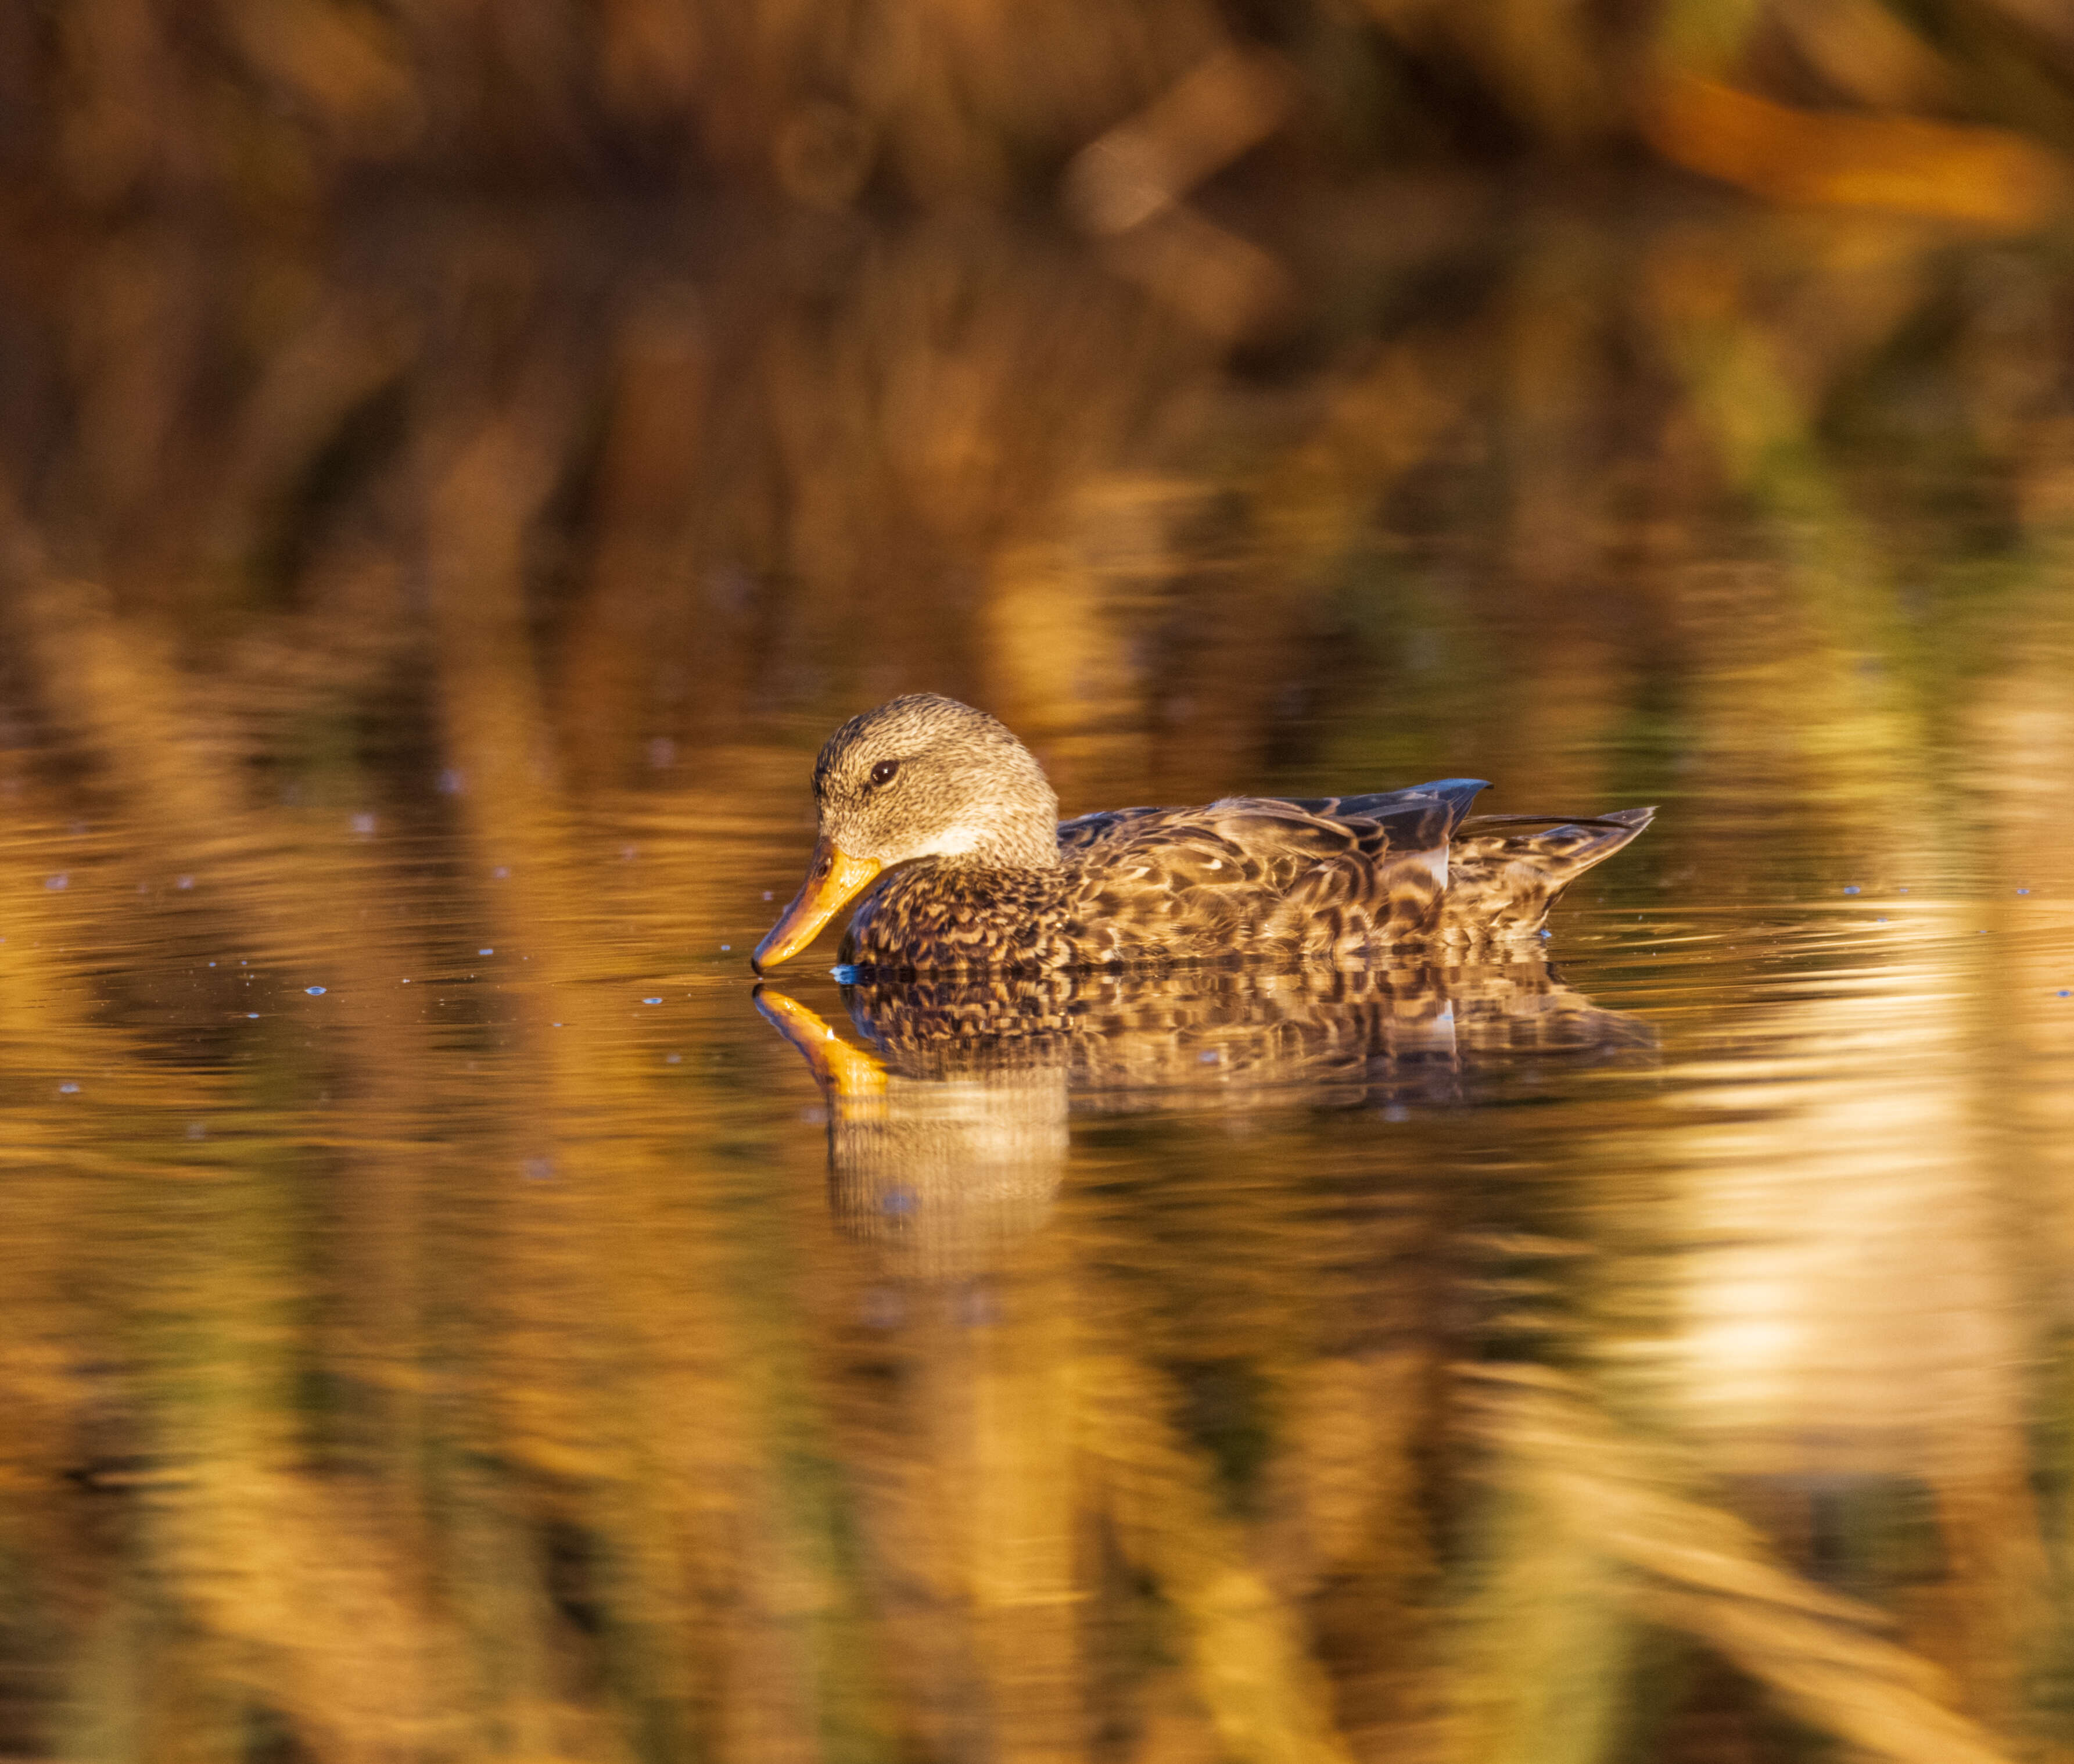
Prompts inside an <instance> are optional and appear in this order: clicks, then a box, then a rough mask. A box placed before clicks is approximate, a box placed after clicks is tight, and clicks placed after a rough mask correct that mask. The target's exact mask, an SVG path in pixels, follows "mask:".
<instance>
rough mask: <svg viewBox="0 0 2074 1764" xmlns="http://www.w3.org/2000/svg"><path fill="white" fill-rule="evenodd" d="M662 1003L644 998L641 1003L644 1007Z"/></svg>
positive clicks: (657, 999)
mask: <svg viewBox="0 0 2074 1764" xmlns="http://www.w3.org/2000/svg"><path fill="white" fill-rule="evenodd" d="M641 1002H642V1004H644V1005H659V1004H660V1003H662V1002H663V1001H662V1000H661V999H659V998H644V999H642V1001H641Z"/></svg>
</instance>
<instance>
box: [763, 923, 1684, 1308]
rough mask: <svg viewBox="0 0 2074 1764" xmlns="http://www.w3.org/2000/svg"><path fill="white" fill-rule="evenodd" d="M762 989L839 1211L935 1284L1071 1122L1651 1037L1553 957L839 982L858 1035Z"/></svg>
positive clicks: (1617, 1053)
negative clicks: (819, 1140)
mask: <svg viewBox="0 0 2074 1764" xmlns="http://www.w3.org/2000/svg"><path fill="white" fill-rule="evenodd" d="M756 996H757V1006H758V1009H759V1010H762V1013H763V1014H764V1015H765V1017H766V1018H768V1019H769V1020H770V1021H771V1023H772V1024H773V1025H774V1026H775V1027H776V1028H777V1029H778V1030H779V1032H780V1033H781V1034H782V1035H784V1036H785V1037H786V1039H787V1040H789V1041H790V1042H791V1043H792V1044H793V1046H794V1047H797V1048H798V1049H799V1051H800V1052H801V1054H802V1055H804V1056H805V1058H806V1060H807V1063H808V1065H809V1066H810V1067H811V1068H812V1070H813V1072H814V1076H815V1077H816V1080H818V1082H819V1083H820V1087H821V1089H822V1092H823V1094H824V1097H825V1098H826V1101H827V1108H828V1164H829V1200H830V1204H831V1206H832V1208H833V1210H834V1212H835V1215H836V1217H837V1220H838V1221H840V1222H841V1224H842V1225H843V1226H844V1227H845V1229H847V1230H849V1232H851V1233H853V1234H854V1235H856V1236H857V1237H861V1238H864V1239H866V1240H868V1241H873V1242H874V1243H876V1244H878V1245H879V1246H882V1247H883V1248H884V1249H885V1250H886V1251H888V1252H889V1253H890V1254H891V1255H892V1256H893V1257H894V1258H895V1259H896V1260H897V1261H898V1262H900V1263H901V1264H902V1270H903V1271H904V1272H907V1273H909V1274H919V1275H923V1276H927V1275H931V1274H934V1275H939V1276H948V1275H956V1274H965V1273H969V1272H971V1271H973V1270H975V1269H977V1268H978V1267H980V1266H985V1264H986V1262H988V1261H989V1259H990V1258H989V1250H990V1248H992V1247H995V1246H1000V1245H1001V1244H1002V1243H1003V1242H1004V1241H1007V1240H1010V1239H1013V1238H1015V1237H1020V1236H1022V1235H1023V1234H1024V1233H1027V1231H1029V1230H1030V1229H1032V1228H1033V1227H1035V1225H1039V1224H1040V1223H1041V1222H1042V1221H1043V1218H1044V1216H1045V1214H1046V1212H1047V1209H1048V1208H1049V1205H1050V1203H1051V1196H1052V1195H1053V1193H1054V1192H1056V1188H1057V1186H1058V1183H1059V1178H1060V1172H1061V1171H1062V1170H1063V1168H1064V1164H1065V1158H1066V1150H1067V1141H1068V1127H1067V1124H1068V1117H1070V1116H1071V1115H1072V1114H1076V1113H1078V1114H1117V1113H1134V1112H1143V1111H1148V1110H1158V1109H1173V1110H1177V1111H1185V1112H1188V1113H1200V1112H1203V1111H1206V1110H1230V1109H1244V1110H1254V1109H1266V1108H1273V1107H1287V1106H1307V1107H1326V1108H1342V1109H1344V1108H1361V1107H1368V1108H1375V1109H1381V1110H1382V1111H1384V1112H1385V1113H1393V1114H1394V1113H1398V1112H1399V1111H1403V1110H1406V1109H1413V1108H1432V1107H1436V1106H1442V1105H1449V1104H1455V1103H1460V1102H1464V1101H1473V1100H1475V1098H1476V1097H1477V1096H1478V1095H1479V1094H1481V1093H1484V1092H1485V1091H1487V1090H1489V1089H1494V1088H1497V1087H1501V1086H1502V1085H1505V1084H1515V1083H1519V1082H1533V1081H1535V1080H1538V1079H1540V1078H1542V1077H1543V1076H1546V1075H1547V1071H1548V1068H1551V1067H1556V1068H1570V1067H1575V1066H1576V1065H1579V1064H1589V1063H1591V1062H1594V1061H1597V1060H1608V1059H1633V1058H1635V1057H1637V1056H1641V1057H1644V1058H1646V1056H1648V1054H1649V1052H1650V1051H1651V1049H1652V1048H1653V1047H1654V1045H1655V1043H1654V1037H1653V1034H1652V1032H1651V1030H1650V1029H1649V1028H1648V1027H1647V1026H1646V1024H1644V1023H1642V1022H1640V1021H1639V1020H1638V1019H1637V1018H1634V1017H1631V1016H1629V1015H1627V1014H1625V1013H1622V1012H1620V1011H1615V1010H1602V1009H1601V1008H1599V1007H1597V1006H1594V1005H1593V1004H1592V1003H1591V1002H1590V1001H1589V1000H1588V999H1587V998H1584V996H1583V995H1582V994H1580V993H1578V992H1576V990H1574V989H1572V988H1571V987H1570V986H1569V985H1566V984H1565V983H1564V981H1562V980H1561V979H1560V977H1558V976H1557V975H1556V973H1555V972H1554V971H1553V970H1552V969H1551V968H1550V967H1549V966H1548V965H1547V964H1546V963H1543V962H1508V963H1504V964H1493V965H1461V966H1453V967H1423V966H1422V967H1404V968H1387V969H1382V968H1365V969H1357V970H1351V971H1349V970H1335V969H1330V968H1317V969H1306V970H1299V971H1296V972H1291V973H1252V972H1246V971H1232V970H1213V969H1191V970H1184V971H1181V972H1178V973H1166V974H1162V975H1159V976H1156V977H1146V976H1140V975H1131V974H1119V973H1082V974H1072V973H1065V974H1052V975H1047V976H1043V977H1035V978H1021V977H999V978H989V979H956V980H954V979H937V980H915V981H907V982H905V983H897V982H891V981H874V982H870V983H866V984H860V985H850V986H846V987H845V989H844V997H845V1003H846V1004H847V1006H848V1007H849V1016H850V1020H851V1022H852V1024H853V1027H854V1028H855V1030H856V1031H857V1034H858V1035H860V1036H861V1038H862V1039H863V1040H864V1042H865V1043H866V1045H865V1046H862V1047H859V1046H857V1045H856V1044H855V1043H853V1042H852V1041H850V1040H849V1039H845V1037H844V1036H843V1035H841V1033H839V1032H838V1031H837V1030H835V1029H834V1028H832V1027H830V1026H829V1025H828V1023H827V1022H824V1020H823V1019H822V1018H820V1016H819V1015H817V1014H816V1013H815V1012H814V1011H813V1010H810V1009H809V1008H808V1006H805V1005H804V1004H802V1003H800V1002H799V1001H798V1000H796V999H795V998H791V997H789V996H787V994H784V993H782V992H779V991H777V990H775V989H773V988H771V987H770V986H767V985H766V986H763V987H761V988H759V989H758V993H757V995H756Z"/></svg>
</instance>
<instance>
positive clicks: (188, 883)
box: [173, 876, 194, 888]
mask: <svg viewBox="0 0 2074 1764" xmlns="http://www.w3.org/2000/svg"><path fill="white" fill-rule="evenodd" d="M173 886H174V887H176V888H192V887H193V886H194V878H193V877H192V876H176V877H175V878H173Z"/></svg>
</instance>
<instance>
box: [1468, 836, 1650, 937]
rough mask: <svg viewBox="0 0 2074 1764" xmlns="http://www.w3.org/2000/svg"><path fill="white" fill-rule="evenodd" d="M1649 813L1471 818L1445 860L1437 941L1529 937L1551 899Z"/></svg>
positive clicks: (1613, 849) (1624, 841) (1616, 846)
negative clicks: (1445, 878)
mask: <svg viewBox="0 0 2074 1764" xmlns="http://www.w3.org/2000/svg"><path fill="white" fill-rule="evenodd" d="M1655 817H1656V811H1655V809H1654V808H1622V809H1616V810H1615V811H1613V812H1612V813H1611V814H1608V815H1591V816H1578V817H1577V818H1576V819H1575V820H1561V819H1560V818H1558V817H1556V816H1551V815H1477V816H1472V817H1471V818H1470V819H1469V820H1465V821H1464V822H1462V824H1460V826H1459V827H1458V828H1456V831H1455V836H1454V842H1453V845H1452V849H1450V850H1449V852H1448V892H1447V896H1446V899H1444V902H1443V903H1442V908H1441V915H1440V936H1441V937H1442V938H1443V939H1444V940H1445V941H1447V942H1448V943H1456V944H1459V943H1477V942H1480V941H1482V940H1485V939H1487V938H1513V937H1522V936H1531V935H1532V934H1533V933H1534V932H1537V931H1539V930H1540V928H1541V924H1542V921H1543V919H1546V918H1547V916H1548V909H1549V908H1550V907H1551V906H1553V905H1554V904H1555V902H1556V897H1557V896H1558V895H1559V894H1561V893H1562V892H1563V890H1564V889H1565V888H1567V887H1568V886H1570V884H1571V883H1572V882H1575V881H1576V879H1577V878H1579V877H1580V876H1581V875H1583V874H1584V872H1585V871H1586V870H1589V869H1590V868H1591V867H1592V866H1593V865H1594V864H1597V863H1601V862H1603V861H1605V859H1607V858H1609V857H1612V856H1613V853H1615V852H1617V851H1618V850H1619V849H1621V848H1622V846H1623V845H1626V844H1627V843H1628V842H1629V841H1631V840H1633V839H1634V837H1636V835H1638V833H1640V832H1642V829H1643V828H1645V827H1646V826H1648V824H1650V822H1651V821H1652V820H1655Z"/></svg>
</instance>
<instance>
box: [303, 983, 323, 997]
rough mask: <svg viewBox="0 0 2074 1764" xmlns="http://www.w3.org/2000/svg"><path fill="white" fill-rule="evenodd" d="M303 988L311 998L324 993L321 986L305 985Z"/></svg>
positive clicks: (321, 995)
mask: <svg viewBox="0 0 2074 1764" xmlns="http://www.w3.org/2000/svg"><path fill="white" fill-rule="evenodd" d="M303 990H304V992H306V993H308V994H309V995H310V997H311V998H323V997H324V988H323V987H321V986H305V987H304V988H303Z"/></svg>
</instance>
